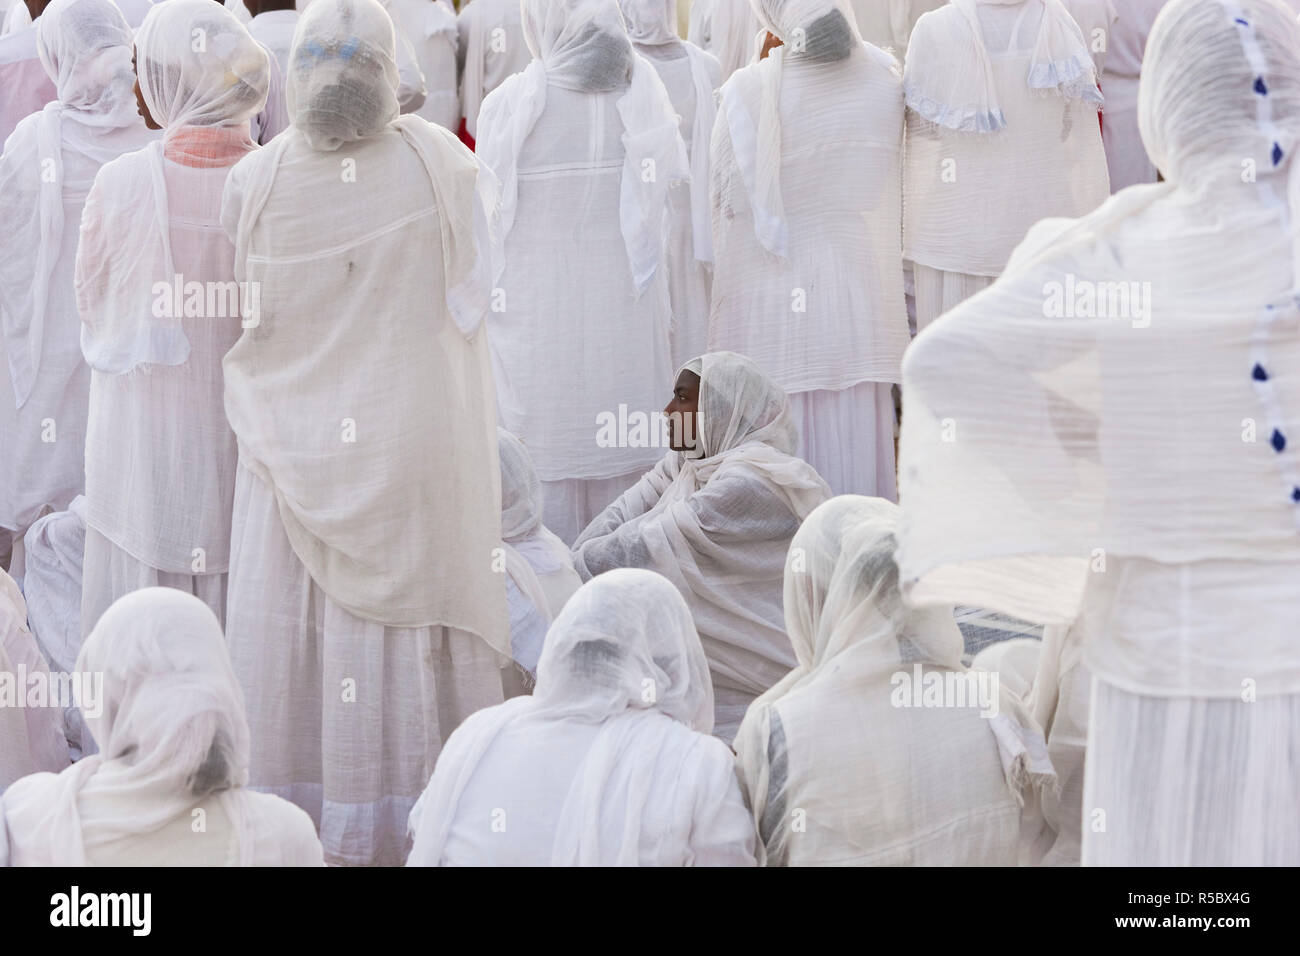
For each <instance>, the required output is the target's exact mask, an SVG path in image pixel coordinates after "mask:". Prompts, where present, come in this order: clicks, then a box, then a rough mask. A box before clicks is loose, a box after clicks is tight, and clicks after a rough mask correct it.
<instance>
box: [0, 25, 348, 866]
mask: <svg viewBox="0 0 1300 956" xmlns="http://www.w3.org/2000/svg"><path fill="white" fill-rule="evenodd" d="M167 2H169V3H172V2H177V0H167ZM202 2H204V3H208V4H209V5H213V4H212V3H211V0H202ZM77 673H78V676H79V677H80V678H81V680H80V681H79V683H78V686H79V687H81V688H86V687H90V688H92V690H90V691H86V690H84V689H83V690H82V691H81V694H82V696H81V697H80V698H79V705H80V706H81V708H82V712H83V714H84V715H85V718H86V724H87V726H88V727H89V728H90V731H91V733H93V734H94V735H95V739H96V740H97V741H98V742H99V745H100V746H99V753H97V754H95V755H94V756H90V757H85V758H83V759H81V760H79V761H78V762H77V763H75V764H73V765H72V766H71V767H68V768H67V769H66V770H64V771H62V772H61V773H58V774H52V773H38V774H34V775H32V776H29V777H25V778H24V779H22V780H20V781H18V782H17V783H15V784H13V785H12V786H11V787H10V788H9V789H8V790H7V791H5V793H4V796H3V797H0V827H3V828H4V829H5V830H6V831H7V836H8V839H7V842H8V857H9V858H8V860H0V865H5V864H8V865H10V866H77V867H80V866H320V865H322V863H323V860H322V857H321V847H320V841H319V840H317V839H316V833H315V831H314V830H313V828H312V823H311V820H310V819H308V817H307V814H305V813H303V812H302V810H300V809H298V808H297V807H295V806H293V805H292V804H290V803H288V802H286V801H284V800H281V799H280V798H278V797H273V796H270V795H269V794H263V793H255V792H253V791H252V790H249V789H247V788H246V786H245V784H246V782H247V778H248V723H247V721H246V720H245V719H244V709H243V699H242V695H241V694H240V691H239V685H238V684H237V683H236V682H235V676H234V674H233V673H231V670H230V660H229V658H228V656H227V654H226V644H225V641H224V640H222V636H221V625H220V623H218V621H217V619H216V617H215V616H214V615H213V613H212V610H211V609H210V608H208V607H206V606H205V605H204V604H203V602H202V601H199V600H198V599H197V598H195V597H193V596H191V595H188V594H183V593H181V592H179V591H176V590H174V589H171V588H145V589H143V590H140V591H136V592H134V593H132V594H129V595H127V596H126V597H124V598H122V599H121V600H119V601H117V602H116V603H115V604H114V605H113V606H112V607H111V608H109V609H108V611H106V612H105V613H104V615H103V617H101V618H100V620H99V623H98V624H96V625H95V630H94V631H92V632H91V634H90V636H89V637H88V638H87V639H86V644H85V646H84V647H83V648H82V650H81V654H80V656H79V657H78V658H77ZM91 698H93V699H91ZM0 842H4V841H0Z"/></svg>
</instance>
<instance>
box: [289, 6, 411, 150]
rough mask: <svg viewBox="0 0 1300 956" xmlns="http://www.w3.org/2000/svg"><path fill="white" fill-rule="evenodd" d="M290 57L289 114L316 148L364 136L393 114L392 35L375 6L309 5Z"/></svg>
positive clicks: (395, 109)
mask: <svg viewBox="0 0 1300 956" xmlns="http://www.w3.org/2000/svg"><path fill="white" fill-rule="evenodd" d="M375 7H379V9H378V11H376V10H375ZM379 14H383V15H382V16H381V15H379ZM289 58H290V63H289V83H288V92H287V95H286V99H287V102H288V106H289V115H290V116H291V117H292V122H293V125H294V126H295V127H297V128H298V129H299V130H300V131H301V132H302V134H303V136H304V137H306V139H307V142H309V143H311V145H312V147H313V148H314V149H318V150H323V151H326V152H331V151H333V150H336V149H338V148H339V147H340V146H341V145H343V144H344V143H351V142H355V141H356V140H360V139H366V138H367V137H369V136H373V135H374V134H376V133H378V132H379V131H380V130H382V129H384V127H386V126H387V125H388V124H389V123H391V122H392V121H393V120H394V119H396V118H397V115H398V113H399V110H400V108H399V105H398V102H397V46H396V38H395V34H394V31H393V22H392V20H391V19H389V17H388V16H387V14H386V12H385V11H384V9H383V7H381V6H379V4H377V3H376V4H374V5H373V6H372V5H371V4H369V3H363V2H361V0H354V2H351V3H347V2H337V3H325V2H317V3H313V4H312V5H311V6H310V7H309V8H308V9H307V12H306V13H304V14H303V15H302V16H301V17H299V18H298V26H297V28H296V29H295V30H294V35H293V49H292V51H291V52H290V54H289Z"/></svg>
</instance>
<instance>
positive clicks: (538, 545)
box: [497, 428, 582, 697]
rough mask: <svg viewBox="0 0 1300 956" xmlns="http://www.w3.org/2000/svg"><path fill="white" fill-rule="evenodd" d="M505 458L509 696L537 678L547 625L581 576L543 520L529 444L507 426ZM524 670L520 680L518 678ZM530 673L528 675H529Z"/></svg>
mask: <svg viewBox="0 0 1300 956" xmlns="http://www.w3.org/2000/svg"><path fill="white" fill-rule="evenodd" d="M497 450H498V453H499V456H500V460H501V550H502V558H503V562H504V571H505V573H506V601H507V604H508V605H509V608H510V656H511V657H513V658H514V661H515V664H516V665H517V668H518V669H517V670H515V669H506V670H505V671H504V672H503V673H502V681H503V682H504V684H505V687H506V696H507V697H514V696H517V695H518V694H521V693H525V692H526V690H527V687H528V686H531V684H532V682H533V681H535V680H536V678H537V661H538V659H539V658H540V657H541V653H542V644H543V642H544V641H545V640H546V629H547V628H549V627H550V626H551V621H553V620H554V619H555V616H556V615H557V614H559V613H560V609H561V608H563V607H564V604H565V602H566V601H568V600H569V598H570V597H572V596H573V592H574V591H576V590H578V588H579V587H580V586H581V585H582V579H581V578H580V577H578V572H577V571H575V570H574V569H573V556H572V555H570V554H569V549H568V547H567V546H566V545H565V544H564V542H563V541H561V540H560V539H559V538H557V537H556V536H555V535H554V534H552V533H551V532H550V531H548V530H547V528H546V525H544V524H542V502H541V497H542V492H541V485H540V483H539V482H538V480H537V472H536V470H535V469H534V468H533V460H532V459H531V458H530V457H528V449H526V448H525V447H524V446H523V443H522V442H520V441H519V439H518V438H516V437H515V436H514V435H512V434H510V433H509V432H508V431H506V430H505V429H504V428H498V429H497ZM516 675H519V678H520V679H516ZM524 675H526V676H524Z"/></svg>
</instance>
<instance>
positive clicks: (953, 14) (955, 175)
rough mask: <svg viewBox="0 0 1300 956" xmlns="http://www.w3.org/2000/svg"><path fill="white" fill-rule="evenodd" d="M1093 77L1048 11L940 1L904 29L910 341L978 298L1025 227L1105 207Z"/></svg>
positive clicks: (1028, 2)
mask: <svg viewBox="0 0 1300 956" xmlns="http://www.w3.org/2000/svg"><path fill="white" fill-rule="evenodd" d="M1096 69H1097V68H1096V64H1095V62H1094V61H1093V58H1092V53H1091V51H1090V50H1089V48H1088V46H1087V44H1086V43H1085V40H1084V36H1083V32H1082V31H1081V30H1080V29H1079V25H1078V24H1077V23H1076V22H1075V21H1074V18H1073V17H1072V16H1070V12H1069V11H1068V10H1067V9H1066V8H1065V6H1064V5H1062V3H1061V0H1011V2H1007V0H952V3H950V4H948V6H946V7H943V8H941V9H939V10H934V11H931V12H930V13H927V14H925V15H924V16H923V17H921V19H920V20H918V21H917V24H916V28H915V29H914V30H913V31H912V40H911V43H910V44H909V46H908V48H907V69H906V70H905V71H904V75H903V85H904V87H905V89H906V91H907V108H908V112H907V165H906V172H905V176H904V179H905V187H904V188H905V196H906V201H905V203H904V207H905V209H906V210H907V218H906V222H905V223H904V228H903V232H904V240H903V242H904V251H905V252H906V255H907V258H908V259H909V260H910V261H911V262H913V263H914V264H915V277H916V324H917V328H918V329H923V328H925V327H926V326H927V325H929V324H930V323H931V322H932V321H934V320H935V319H936V318H938V317H939V316H940V315H942V314H943V313H944V312H946V311H948V310H949V309H951V308H953V307H954V306H956V305H957V304H958V303H960V302H961V301H963V300H964V299H967V298H969V297H970V296H972V295H974V294H975V293H976V292H979V291H980V290H981V289H984V288H987V287H988V286H989V285H990V284H992V282H993V280H994V279H995V278H997V277H998V275H1000V274H1001V272H1002V270H1003V269H1004V268H1006V264H1007V259H1008V258H1009V257H1010V255H1011V250H1012V249H1014V248H1015V247H1016V244H1017V243H1018V242H1020V240H1021V239H1023V238H1024V236H1025V233H1026V232H1027V231H1028V229H1029V227H1030V226H1032V225H1033V224H1034V223H1035V222H1037V221H1038V220H1040V219H1045V218H1047V217H1049V216H1082V215H1084V214H1085V213H1088V212H1091V211H1092V210H1093V209H1095V208H1097V206H1099V205H1100V204H1101V203H1102V201H1103V200H1105V198H1106V196H1107V195H1109V193H1110V188H1109V180H1108V178H1107V174H1106V153H1105V150H1104V149H1103V147H1102V142H1101V129H1100V127H1099V126H1098V124H1097V110H1098V109H1099V108H1100V106H1101V103H1102V96H1101V91H1100V90H1099V89H1098V87H1097V74H1096Z"/></svg>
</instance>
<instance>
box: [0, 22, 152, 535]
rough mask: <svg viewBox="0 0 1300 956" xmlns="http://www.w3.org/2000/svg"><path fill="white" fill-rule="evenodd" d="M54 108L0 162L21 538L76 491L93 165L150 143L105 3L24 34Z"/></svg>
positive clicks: (6, 341) (121, 34)
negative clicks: (84, 216)
mask: <svg viewBox="0 0 1300 956" xmlns="http://www.w3.org/2000/svg"><path fill="white" fill-rule="evenodd" d="M34 29H35V30H36V33H37V54H38V56H39V58H40V61H41V63H42V64H43V65H44V66H45V70H46V73H47V74H48V76H49V77H50V79H51V80H53V81H54V82H55V84H56V88H57V94H58V96H57V98H56V99H55V100H53V101H52V102H50V103H49V104H47V105H46V107H45V109H43V110H40V111H38V112H36V113H34V114H32V115H30V116H28V117H27V118H26V119H24V120H23V121H22V122H20V123H19V124H18V129H17V130H15V131H14V134H13V135H12V136H11V137H10V138H9V140H8V142H7V144H6V148H5V151H4V155H3V157H0V221H3V222H4V223H5V230H4V232H3V234H0V362H3V364H4V368H2V369H0V386H3V391H0V447H3V448H4V454H3V455H0V527H4V528H8V529H10V530H12V531H16V532H19V533H21V532H23V531H25V530H26V528H27V527H28V526H29V525H31V523H32V522H33V521H35V520H36V518H37V517H38V516H39V515H40V514H41V513H42V512H44V511H47V510H62V509H64V508H66V507H68V503H69V502H70V501H71V500H72V498H73V497H74V496H76V495H77V494H79V493H80V492H81V491H82V489H83V487H84V483H85V461H84V455H85V435H86V416H87V414H88V403H89V393H90V370H89V369H88V368H87V367H86V365H85V362H84V360H83V359H82V356H81V348H80V344H79V340H80V328H81V322H80V319H79V317H78V315H77V306H76V301H75V295H74V286H73V269H74V264H75V260H76V251H77V237H78V225H79V223H80V220H81V212H82V206H83V205H84V203H85V200H86V195H87V193H88V192H89V189H90V185H91V183H92V182H93V180H94V178H95V175H96V173H97V172H98V170H99V168H100V166H101V165H103V164H104V163H106V162H108V161H109V160H112V159H114V158H116V157H117V156H119V155H121V154H122V153H125V152H130V151H132V150H136V149H139V148H141V147H142V146H144V145H145V144H146V143H148V142H149V140H150V139H151V138H152V134H150V133H149V132H148V130H146V129H145V126H144V122H143V121H142V120H141V118H140V116H139V115H138V113H137V112H136V105H135V96H134V94H133V93H132V86H133V84H134V83H135V78H134V75H133V73H132V70H131V42H132V41H131V31H130V29H129V28H128V27H127V25H126V22H125V21H124V20H123V19H122V16H121V14H120V13H119V12H118V10H117V8H116V7H115V6H113V4H111V3H109V2H108V0H79V2H68V0H56V2H54V3H51V4H50V6H49V7H47V8H46V10H45V13H44V14H43V15H42V16H41V18H40V20H39V22H38V23H37V24H36V27H35V28H34Z"/></svg>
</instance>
